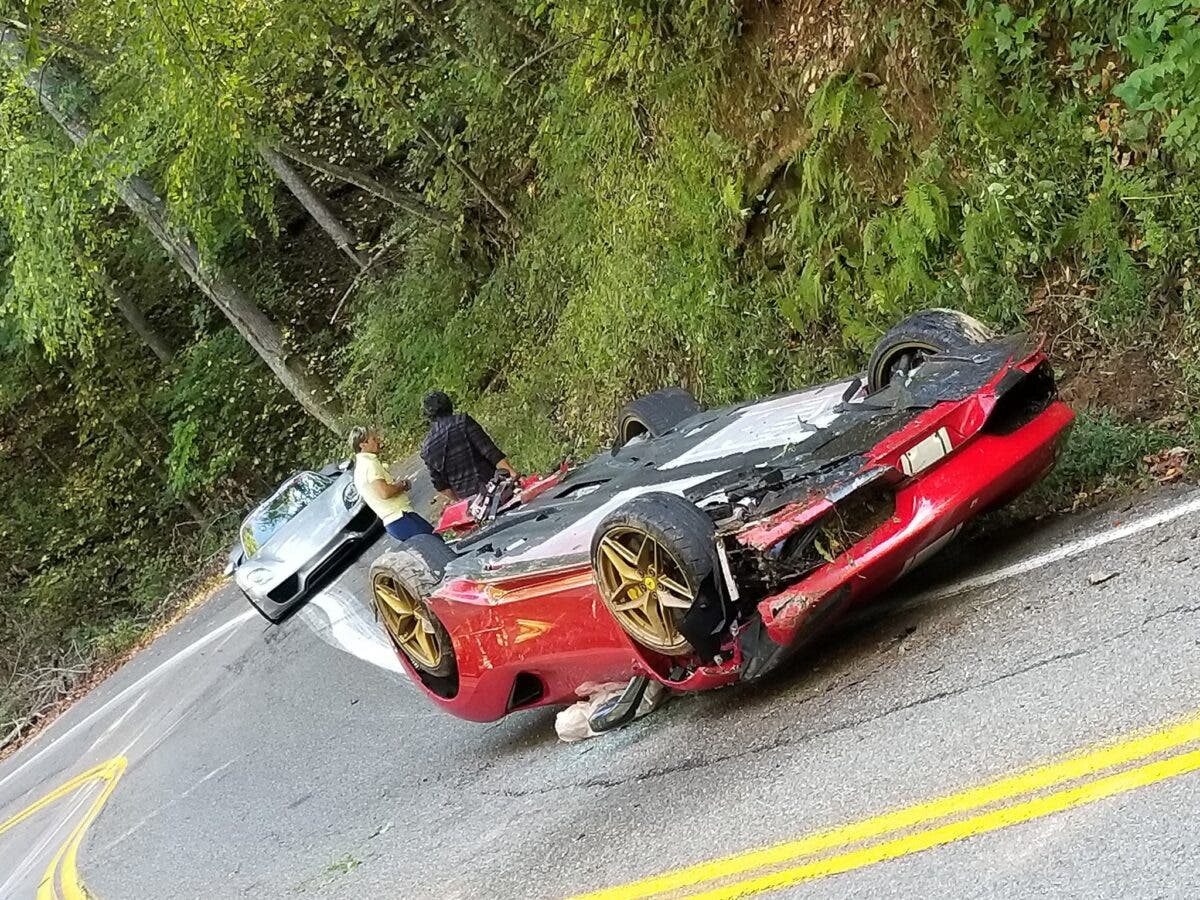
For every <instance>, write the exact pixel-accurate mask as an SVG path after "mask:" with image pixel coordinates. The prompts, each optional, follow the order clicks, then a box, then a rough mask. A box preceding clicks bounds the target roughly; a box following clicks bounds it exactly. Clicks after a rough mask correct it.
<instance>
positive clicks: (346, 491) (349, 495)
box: [342, 481, 361, 509]
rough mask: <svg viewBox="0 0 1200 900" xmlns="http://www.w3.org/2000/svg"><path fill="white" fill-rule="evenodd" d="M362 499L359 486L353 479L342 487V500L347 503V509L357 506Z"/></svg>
mask: <svg viewBox="0 0 1200 900" xmlns="http://www.w3.org/2000/svg"><path fill="white" fill-rule="evenodd" d="M360 499H361V498H360V497H359V495H358V488H357V487H355V486H354V482H353V481H351V482H350V483H349V484H347V485H346V486H345V487H344V488H342V502H343V503H345V504H346V509H352V508H353V507H355V506H357V505H358V501H359V500H360Z"/></svg>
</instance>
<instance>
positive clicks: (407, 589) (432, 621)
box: [371, 535, 457, 678]
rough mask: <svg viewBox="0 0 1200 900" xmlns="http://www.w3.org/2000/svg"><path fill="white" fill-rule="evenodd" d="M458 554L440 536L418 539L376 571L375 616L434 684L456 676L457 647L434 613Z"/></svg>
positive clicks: (380, 562) (390, 553) (378, 563)
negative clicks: (433, 598) (437, 593)
mask: <svg viewBox="0 0 1200 900" xmlns="http://www.w3.org/2000/svg"><path fill="white" fill-rule="evenodd" d="M454 557H455V554H454V551H453V550H451V549H450V548H449V547H447V546H446V545H445V544H444V543H443V542H442V540H441V538H438V537H436V536H435V535H417V536H416V537H414V538H410V539H409V540H407V541H405V542H404V543H403V544H401V545H400V547H399V548H398V549H396V550H390V551H388V552H387V553H384V554H383V555H382V556H380V557H379V558H378V559H377V560H375V562H374V563H372V565H371V594H372V597H373V598H374V602H375V611H376V613H377V614H378V616H379V620H380V621H381V622H382V623H383V627H384V628H386V629H387V633H388V636H389V637H390V638H391V639H392V642H393V643H395V645H396V647H397V649H399V650H400V652H401V653H403V654H404V655H405V657H406V658H407V659H408V661H409V662H410V663H412V664H413V666H414V667H415V668H417V669H419V670H421V671H422V672H424V673H426V674H427V675H432V676H434V677H435V678H448V677H450V676H452V675H454V673H455V671H456V669H457V665H456V662H455V659H454V645H453V644H452V643H451V641H450V635H449V633H448V632H447V631H446V628H445V626H443V625H442V623H441V622H440V621H439V620H438V617H437V616H436V615H435V614H434V612H433V610H432V609H430V607H429V600H428V598H429V595H430V594H431V593H432V592H433V590H434V588H436V587H437V585H438V583H439V582H440V581H441V580H442V573H443V571H444V570H445V567H446V563H448V562H449V561H450V560H452V559H454Z"/></svg>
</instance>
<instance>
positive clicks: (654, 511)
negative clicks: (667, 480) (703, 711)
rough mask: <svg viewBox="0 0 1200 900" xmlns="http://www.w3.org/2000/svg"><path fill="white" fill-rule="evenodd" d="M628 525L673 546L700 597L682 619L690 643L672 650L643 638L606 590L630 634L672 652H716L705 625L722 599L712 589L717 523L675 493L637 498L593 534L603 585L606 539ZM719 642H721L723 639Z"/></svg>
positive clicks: (595, 564)
mask: <svg viewBox="0 0 1200 900" xmlns="http://www.w3.org/2000/svg"><path fill="white" fill-rule="evenodd" d="M627 529H636V530H638V531H641V532H643V533H644V534H646V535H648V536H649V537H651V538H652V539H653V540H654V541H656V542H657V543H658V544H659V545H660V546H661V547H663V548H665V549H666V550H668V551H669V552H670V554H671V556H672V557H673V558H674V559H673V561H674V562H675V563H676V564H677V565H678V568H679V570H680V571H681V572H682V575H683V578H684V580H685V581H686V586H687V588H688V590H689V591H690V592H691V593H692V596H693V597H694V598H696V599H695V600H694V602H693V603H692V606H691V608H690V609H689V610H687V611H686V612H685V613H683V614H682V615H681V616H679V619H678V621H677V622H676V627H677V628H678V630H679V632H680V633H681V634H682V636H683V637H684V638H686V639H687V643H686V644H682V645H680V646H678V647H674V648H669V647H664V646H663V645H662V644H658V645H655V644H654V643H653V642H647V641H646V640H643V639H642V638H641V637H640V636H639V634H638V633H637V632H636V629H631V628H630V627H627V622H626V621H625V620H624V619H623V617H622V616H621V615H620V614H618V613H617V612H616V611H615V610H614V609H613V608H612V606H611V604H610V598H609V597H606V596H604V590H603V588H602V589H601V596H602V597H603V599H604V602H605V605H606V606H607V607H608V608H609V611H610V613H612V615H613V616H614V618H616V620H617V622H618V624H620V625H621V627H622V629H624V631H625V633H626V634H628V635H629V636H630V638H632V639H633V640H634V641H635V642H637V643H639V644H641V645H642V646H646V647H649V648H650V649H652V650H656V651H657V652H660V653H664V654H666V655H683V654H686V653H689V652H691V651H693V650H694V651H695V652H697V653H700V654H701V655H703V656H711V655H712V653H715V652H716V649H717V648H716V646H714V647H709V646H707V644H708V643H709V642H708V641H706V640H704V638H705V636H706V635H707V634H709V633H710V632H711V631H712V630H713V628H711V627H707V626H706V624H705V623H706V622H708V621H709V613H710V612H711V605H712V604H711V601H712V600H714V599H716V598H714V597H713V591H712V576H713V567H714V562H713V561H714V556H715V552H714V543H713V542H714V539H715V534H716V526H714V525H713V522H712V520H711V519H710V518H709V517H708V515H707V514H705V512H704V511H703V510H701V509H700V508H699V507H698V506H696V505H695V504H694V503H691V502H690V501H688V500H685V499H684V498H683V497H679V496H676V495H675V494H668V493H664V492H660V491H655V492H652V493H648V494H642V495H641V496H639V497H634V498H633V499H632V500H630V501H628V502H627V503H625V504H623V505H622V506H620V507H618V508H617V509H615V510H613V511H612V512H611V513H609V514H608V515H607V516H605V517H604V518H603V519H602V520H601V522H600V525H599V526H598V527H597V528H596V532H595V534H593V535H592V545H591V560H592V570H593V572H595V574H596V581H597V584H603V581H602V575H601V565H602V562H601V550H600V547H601V543H602V542H603V541H604V539H605V538H606V537H607V536H610V535H614V534H619V533H620V532H621V531H622V530H627ZM716 603H717V606H718V607H719V606H720V601H719V599H716ZM697 626H699V627H697ZM716 643H717V644H718V645H719V640H718V641H717V642H716Z"/></svg>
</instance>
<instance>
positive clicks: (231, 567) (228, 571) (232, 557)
mask: <svg viewBox="0 0 1200 900" xmlns="http://www.w3.org/2000/svg"><path fill="white" fill-rule="evenodd" d="M244 560H245V555H244V554H243V552H242V547H241V544H240V543H239V544H235V545H234V546H233V547H231V548H230V550H229V559H228V560H226V562H225V570H224V571H225V577H226V578H228V577H229V576H230V575H232V574H233V573H234V572H236V571H237V569H238V566H240V565H241V564H242V562H243V561H244Z"/></svg>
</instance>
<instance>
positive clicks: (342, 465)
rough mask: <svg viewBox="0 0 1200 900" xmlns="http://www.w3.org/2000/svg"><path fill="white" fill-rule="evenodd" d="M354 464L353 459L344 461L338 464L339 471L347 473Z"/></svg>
mask: <svg viewBox="0 0 1200 900" xmlns="http://www.w3.org/2000/svg"><path fill="white" fill-rule="evenodd" d="M353 462H354V460H352V459H343V460H342V461H341V462H340V463H338V470H339V471H341V472H345V471H347V470H348V469H349V468H350V465H351V463H353Z"/></svg>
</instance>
